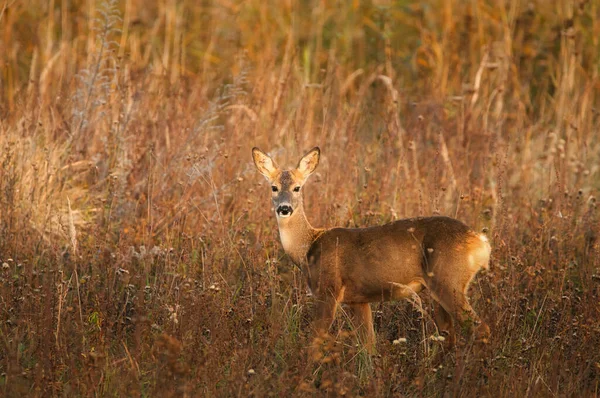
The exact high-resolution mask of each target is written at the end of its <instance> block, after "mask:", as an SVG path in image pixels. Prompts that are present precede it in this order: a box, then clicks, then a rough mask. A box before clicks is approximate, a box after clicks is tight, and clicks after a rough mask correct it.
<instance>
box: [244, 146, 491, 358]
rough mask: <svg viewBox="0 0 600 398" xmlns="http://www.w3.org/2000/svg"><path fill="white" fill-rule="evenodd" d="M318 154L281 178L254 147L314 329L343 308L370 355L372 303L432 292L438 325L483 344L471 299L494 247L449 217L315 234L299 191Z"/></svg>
mask: <svg viewBox="0 0 600 398" xmlns="http://www.w3.org/2000/svg"><path fill="white" fill-rule="evenodd" d="M319 156H320V151H319V149H318V148H314V149H313V150H311V151H309V152H308V153H307V154H306V155H305V156H304V157H303V158H302V159H301V160H300V162H299V164H298V166H297V168H296V169H295V170H286V171H281V170H280V169H279V168H277V166H276V165H275V163H274V162H273V160H272V159H271V158H270V157H269V156H268V155H266V154H265V153H264V152H262V151H260V150H259V149H257V148H254V149H253V158H254V162H255V164H256V167H257V168H258V170H259V171H260V172H261V173H262V174H263V175H264V176H265V177H266V178H267V180H269V182H270V183H271V184H272V192H273V197H272V199H273V203H274V205H275V208H276V215H277V222H278V226H279V233H280V238H281V242H282V245H283V248H284V250H285V252H286V254H288V255H289V256H290V258H291V259H292V261H293V262H294V263H295V264H297V265H298V266H299V267H300V268H301V269H302V270H303V273H304V274H305V275H306V277H307V282H308V286H309V288H310V289H311V291H312V292H313V293H314V294H315V295H316V297H317V299H318V309H317V311H318V313H317V320H316V329H317V331H318V332H326V331H327V330H328V329H329V327H330V325H331V323H332V322H333V319H334V317H335V312H336V308H337V306H338V305H339V304H340V303H345V304H347V305H349V306H350V309H351V310H352V311H351V312H352V315H353V318H354V323H355V324H356V326H357V327H358V329H359V331H360V332H361V334H362V336H363V338H364V339H365V340H366V342H367V344H368V347H369V349H372V348H373V346H374V343H375V334H374V331H373V321H372V314H371V309H370V306H369V303H371V302H381V301H388V300H399V299H404V298H411V297H413V296H414V295H416V293H418V292H419V291H420V290H421V289H423V288H428V289H429V290H430V291H431V295H432V297H433V298H434V300H435V301H436V302H437V305H436V311H435V312H436V314H435V315H436V317H435V321H436V325H437V326H438V329H439V330H440V332H442V331H444V332H447V333H448V334H449V335H450V339H449V340H448V343H449V344H450V345H451V344H452V343H453V341H454V334H453V326H452V320H453V319H454V320H456V321H458V322H460V323H461V324H463V325H465V326H467V327H468V328H469V329H472V324H479V326H477V328H476V330H475V332H476V334H477V337H479V338H481V339H484V340H485V339H486V338H487V337H488V335H489V327H488V326H487V325H486V324H485V323H482V322H481V321H480V320H479V318H478V316H477V314H475V312H474V311H473V309H472V308H471V306H470V304H469V302H468V299H467V296H466V293H467V290H468V286H469V283H470V282H471V280H472V279H473V277H474V276H475V275H476V274H477V272H478V271H479V270H480V269H481V268H487V267H488V262H489V256H490V251H491V247H490V245H489V243H488V240H487V238H486V237H485V236H484V235H481V234H477V233H475V232H474V231H472V230H471V229H469V227H467V226H466V225H465V224H463V223H462V222H460V221H458V220H455V219H453V218H449V217H441V216H438V217H419V218H411V219H403V220H398V221H394V222H391V223H388V224H385V225H381V226H374V227H368V228H331V229H316V228H313V227H312V226H311V225H310V223H309V222H308V220H307V218H306V215H305V214H304V207H303V204H302V195H301V192H300V189H301V187H302V185H304V183H305V182H306V179H307V178H308V176H309V175H310V174H311V173H312V172H313V171H314V170H315V168H316V166H317V165H318V160H319Z"/></svg>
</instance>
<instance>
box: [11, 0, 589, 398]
mask: <svg viewBox="0 0 600 398" xmlns="http://www.w3.org/2000/svg"><path fill="white" fill-rule="evenodd" d="M41 3H42V2H37V1H30V0H14V1H13V0H2V1H0V264H1V268H0V391H1V392H2V394H3V395H5V396H20V395H32V396H49V395H61V396H75V395H82V396H86V395H102V396H104V395H121V396H123V395H134V396H136V395H145V396H184V395H187V396H203V395H204V396H248V395H253V396H264V395H268V394H271V395H276V396H289V395H303V394H306V395H314V394H317V395H335V394H346V395H349V396H354V395H364V396H397V395H417V394H419V395H425V396H439V395H444V394H446V395H466V396H480V395H489V396H510V397H512V396H539V395H541V396H594V395H598V394H599V391H600V350H598V347H600V304H599V302H600V264H599V263H600V255H599V254H600V253H599V249H600V248H599V246H598V242H597V237H598V233H599V232H600V226H599V220H598V210H597V203H596V199H595V198H596V197H597V195H598V190H599V189H600V178H599V176H600V167H599V165H600V136H599V134H600V115H599V114H598V109H597V107H598V95H599V94H600V92H599V91H600V80H599V76H598V74H599V72H600V58H599V57H598V53H599V51H600V50H599V49H600V4H598V2H597V1H595V0H591V1H584V0H558V1H552V2H551V1H545V0H537V1H530V2H524V1H517V0H505V1H484V0H473V1H459V0H452V1H442V0H432V1H422V2H418V1H411V0H406V1H396V2H392V1H383V0H382V1H365V2H357V1H340V2H327V1H298V2H293V1H283V2H282V1H259V0H249V1H243V2H242V1H210V0H206V1H202V2H197V1H192V0H181V1H177V0H161V1H157V2H147V1H142V0H126V1H122V2H119V3H118V4H116V2H114V3H113V2H111V1H109V0H106V1H105V2H104V4H100V2H95V1H92V0H90V1H84V0H73V1H48V2H43V4H41ZM255 145H257V146H260V147H262V148H265V149H266V148H269V151H270V152H271V154H272V155H275V156H276V157H277V159H278V160H282V159H287V160H289V161H290V162H291V161H295V160H296V159H297V157H298V156H299V155H300V154H301V153H303V152H304V151H305V150H306V149H308V148H310V147H312V146H314V145H319V146H320V147H321V149H322V150H323V153H324V156H323V158H322V163H321V164H320V166H319V170H318V171H317V172H316V173H315V176H314V177H313V180H312V181H311V184H310V185H309V186H307V189H306V192H305V202H306V204H307V214H308V217H309V220H310V221H311V223H312V224H313V225H315V226H333V225H339V226H367V225H376V224H382V223H384V222H387V221H390V220H392V219H397V218H403V217H409V216H417V215H431V214H443V215H448V216H452V217H456V218H458V219H460V220H462V221H464V222H465V223H466V224H468V225H470V226H472V227H474V228H475V229H477V230H481V229H483V228H487V229H488V230H489V231H488V236H489V237H490V240H491V242H492V247H493V252H492V262H491V269H490V271H488V272H487V273H485V274H482V275H479V276H478V277H477V278H476V280H475V281H474V282H473V285H472V287H471V292H470V296H471V297H472V300H471V301H472V303H473V306H474V308H475V310H476V311H477V312H478V314H480V315H481V317H482V318H483V319H485V320H486V322H488V324H489V325H490V327H491V329H492V337H491V339H490V341H489V344H487V345H485V346H483V347H479V346H477V345H473V344H472V342H471V341H469V340H468V339H464V338H463V339H462V340H461V341H460V342H459V344H458V345H457V347H456V349H455V350H453V351H452V352H449V353H446V354H445V355H444V356H443V359H442V361H441V366H437V365H438V364H437V363H435V366H434V361H433V358H434V357H437V355H436V354H437V353H438V352H439V350H440V349H441V348H442V344H441V342H440V341H438V339H437V338H435V336H434V338H431V336H432V335H434V326H433V320H432V319H431V305H432V304H431V300H429V299H428V298H427V295H426V294H425V297H424V299H425V300H424V309H425V311H424V312H423V313H421V312H420V311H418V310H416V309H415V308H413V307H412V306H411V305H410V304H408V303H406V302H398V303H385V304H374V305H373V310H374V311H375V325H376V329H377V348H378V352H379V353H378V355H375V356H372V357H371V356H368V355H366V354H365V353H364V352H363V351H362V350H361V349H360V348H359V347H356V346H355V344H354V343H355V339H354V337H353V336H352V331H351V330H350V329H349V328H348V325H347V322H346V319H345V317H344V316H340V317H338V320H337V322H336V324H335V325H334V329H333V332H334V338H331V339H325V340H323V341H322V342H321V344H320V351H319V352H318V353H317V354H316V355H315V356H314V357H313V358H309V357H308V353H307V352H306V349H305V348H306V346H307V345H308V344H309V338H310V336H311V333H310V328H309V326H308V325H309V323H310V320H311V318H312V312H311V307H312V306H313V304H314V303H313V301H312V299H311V298H310V297H307V296H306V289H305V282H304V280H303V277H302V275H301V273H300V272H299V271H298V270H297V269H295V268H294V267H292V266H291V263H290V261H289V259H288V258H287V257H286V256H285V255H284V254H283V250H282V248H281V244H280V242H279V237H278V234H277V227H276V223H275V221H274V219H273V217H272V214H271V209H270V208H269V205H268V203H269V193H268V187H267V185H266V183H265V182H264V179H263V178H262V177H261V176H260V175H258V173H256V172H255V170H254V166H253V165H252V160H251V155H250V149H251V148H252V147H253V146H255ZM282 166H285V165H284V164H282Z"/></svg>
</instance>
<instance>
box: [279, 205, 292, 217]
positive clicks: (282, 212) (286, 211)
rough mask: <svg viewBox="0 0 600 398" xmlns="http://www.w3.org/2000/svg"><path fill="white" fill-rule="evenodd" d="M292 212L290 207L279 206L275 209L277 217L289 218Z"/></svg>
mask: <svg viewBox="0 0 600 398" xmlns="http://www.w3.org/2000/svg"><path fill="white" fill-rule="evenodd" d="M293 212H294V210H293V209H292V206H290V205H280V206H279V207H277V215H279V216H280V217H289V216H291V215H292V213H293Z"/></svg>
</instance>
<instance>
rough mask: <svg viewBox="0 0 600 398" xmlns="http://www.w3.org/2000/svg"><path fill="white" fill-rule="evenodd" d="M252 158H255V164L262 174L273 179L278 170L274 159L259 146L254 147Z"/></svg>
mask: <svg viewBox="0 0 600 398" xmlns="http://www.w3.org/2000/svg"><path fill="white" fill-rule="evenodd" d="M252 159H254V165H255V166H256V169H257V170H258V171H259V172H260V174H262V175H263V176H265V178H266V179H267V180H269V181H270V180H272V179H273V177H274V176H275V174H276V172H277V165H276V164H275V162H274V161H273V159H271V157H270V156H269V155H267V154H266V153H264V152H263V151H261V150H260V149H258V148H257V147H254V148H252Z"/></svg>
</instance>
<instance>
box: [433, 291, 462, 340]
mask: <svg viewBox="0 0 600 398" xmlns="http://www.w3.org/2000/svg"><path fill="white" fill-rule="evenodd" d="M433 311H434V312H433V320H434V321H435V325H436V326H437V328H438V333H439V334H440V335H443V336H444V337H445V338H446V344H445V349H446V350H450V349H452V347H454V344H455V342H456V332H455V330H454V324H453V321H452V316H451V315H450V313H449V312H448V311H446V310H445V309H444V307H442V305H441V304H440V303H438V302H434V304H433Z"/></svg>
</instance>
